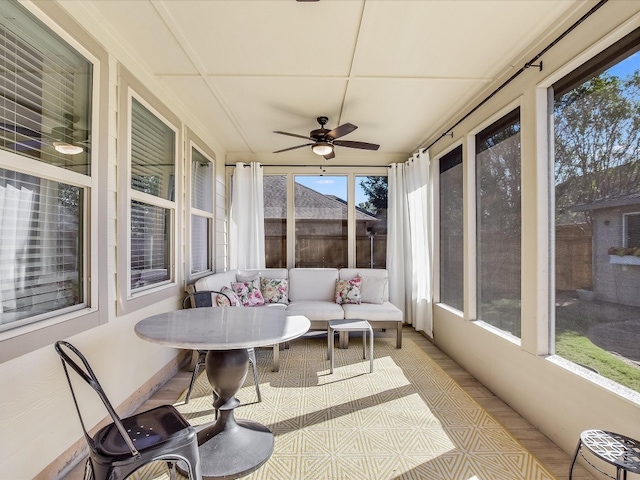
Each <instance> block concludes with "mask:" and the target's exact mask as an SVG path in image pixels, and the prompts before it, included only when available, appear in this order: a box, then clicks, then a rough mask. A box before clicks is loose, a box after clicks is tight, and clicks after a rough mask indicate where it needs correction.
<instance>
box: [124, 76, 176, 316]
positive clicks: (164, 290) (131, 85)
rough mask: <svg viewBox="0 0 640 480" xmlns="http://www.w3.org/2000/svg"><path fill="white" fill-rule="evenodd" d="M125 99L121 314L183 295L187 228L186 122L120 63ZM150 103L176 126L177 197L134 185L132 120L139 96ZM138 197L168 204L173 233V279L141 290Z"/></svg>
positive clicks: (146, 104)
mask: <svg viewBox="0 0 640 480" xmlns="http://www.w3.org/2000/svg"><path fill="white" fill-rule="evenodd" d="M118 80H119V82H118V83H119V102H118V112H119V115H118V118H119V120H120V121H119V123H118V138H119V139H120V141H119V154H120V155H119V158H120V162H119V168H118V170H119V175H118V191H119V192H120V195H119V199H118V218H119V219H120V220H121V221H120V225H122V226H123V228H120V229H118V247H119V248H118V251H119V253H118V261H117V278H118V282H117V289H118V302H117V309H116V310H117V312H116V314H117V315H118V316H121V315H126V314H128V313H131V312H133V311H136V310H139V309H142V308H145V307H148V306H150V305H153V304H156V303H158V302H161V301H163V300H166V299H167V298H168V297H172V296H176V297H179V296H180V295H181V294H182V293H184V289H183V277H184V274H183V268H181V267H182V266H183V262H182V256H181V255H182V251H183V250H184V249H181V248H179V247H180V240H181V238H182V237H181V236H180V235H179V233H180V232H181V231H182V225H183V221H182V214H181V213H182V210H181V207H182V202H183V201H184V200H183V198H184V197H183V190H184V189H183V178H184V177H183V165H184V161H183V158H184V155H183V149H184V144H183V135H182V130H183V128H182V122H181V121H180V119H179V118H178V116H177V115H175V114H174V113H173V112H172V111H171V110H170V109H169V108H168V107H167V106H165V105H164V104H163V103H162V102H161V101H160V100H159V99H158V98H157V97H156V96H155V95H153V94H152V93H151V91H150V90H149V89H147V88H146V87H145V86H144V85H143V84H142V82H141V81H140V80H138V79H137V78H136V77H134V75H133V74H132V73H131V72H129V71H128V70H127V69H126V68H125V67H123V66H122V65H119V71H118ZM134 98H135V100H136V101H137V102H139V103H140V104H141V105H142V106H144V107H145V108H146V109H148V110H149V111H150V112H151V113H152V114H153V115H154V116H156V117H157V118H158V119H159V120H160V121H162V122H163V123H164V124H165V125H166V126H168V127H169V128H170V129H171V130H173V132H174V134H175V141H174V146H173V148H174V161H175V171H174V175H175V184H174V188H175V195H174V200H173V201H170V200H166V199H163V198H157V199H155V198H149V197H152V196H151V195H148V194H145V193H142V192H136V193H133V189H132V188H131V146H132V145H131V125H132V114H131V112H132V106H133V99H134ZM132 200H136V201H142V202H145V203H150V204H151V205H153V206H157V207H161V208H166V209H169V210H170V211H171V226H170V236H169V243H170V244H169V249H170V253H169V259H170V260H169V264H170V268H171V273H170V276H169V279H168V280H166V281H164V282H161V283H159V284H158V285H150V286H147V287H143V288H141V289H139V290H137V291H132V290H131V202H132ZM150 200H151V202H150Z"/></svg>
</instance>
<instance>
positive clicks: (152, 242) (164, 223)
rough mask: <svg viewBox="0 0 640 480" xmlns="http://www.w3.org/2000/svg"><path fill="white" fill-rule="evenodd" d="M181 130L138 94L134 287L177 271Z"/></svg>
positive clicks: (133, 126) (135, 114)
mask: <svg viewBox="0 0 640 480" xmlns="http://www.w3.org/2000/svg"><path fill="white" fill-rule="evenodd" d="M174 202H175V133H174V131H173V130H172V129H171V127H170V126H168V125H166V124H165V123H164V122H163V121H162V120H161V119H160V118H158V117H157V116H156V115H155V114H154V113H152V112H151V111H150V110H149V109H147V108H146V107H145V106H143V105H142V104H141V103H140V102H139V101H137V100H136V99H135V98H134V99H132V105H131V244H130V246H131V263H130V266H131V291H132V292H133V291H135V290H139V289H142V288H146V287H149V286H152V285H155V284H158V283H162V282H165V281H168V280H170V279H171V277H172V274H173V272H172V270H171V269H172V263H173V262H172V258H173V255H172V253H173V248H174V247H173V245H172V244H171V238H172V235H173V212H174V210H175V204H174Z"/></svg>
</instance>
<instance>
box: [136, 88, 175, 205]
mask: <svg viewBox="0 0 640 480" xmlns="http://www.w3.org/2000/svg"><path fill="white" fill-rule="evenodd" d="M174 145H175V133H174V131H173V130H172V129H171V128H170V127H169V126H168V125H166V124H164V123H163V122H162V121H161V120H160V119H159V118H158V117H156V116H155V115H154V114H153V113H152V112H150V111H149V110H148V109H147V108H145V107H144V106H143V105H142V104H141V103H140V102H138V101H137V100H136V99H135V98H134V99H133V105H132V112H131V188H132V189H134V190H137V191H139V192H143V193H148V194H150V195H154V196H156V197H160V198H164V199H166V200H174V195H175V192H174V178H175V160H174Z"/></svg>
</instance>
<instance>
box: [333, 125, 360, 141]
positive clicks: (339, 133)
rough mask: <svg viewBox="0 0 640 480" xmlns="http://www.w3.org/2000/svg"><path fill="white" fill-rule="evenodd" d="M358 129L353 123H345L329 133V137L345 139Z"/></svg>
mask: <svg viewBox="0 0 640 480" xmlns="http://www.w3.org/2000/svg"><path fill="white" fill-rule="evenodd" d="M356 128H358V127H356V126H355V125H354V124H352V123H344V124H342V125H340V126H339V127H336V128H334V129H333V130H331V131H330V132H329V133H327V136H328V137H331V138H340V137H344V136H345V135H346V134H348V133H351V132H353V131H354V130H355V129H356Z"/></svg>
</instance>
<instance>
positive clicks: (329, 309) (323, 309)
mask: <svg viewBox="0 0 640 480" xmlns="http://www.w3.org/2000/svg"><path fill="white" fill-rule="evenodd" d="M378 306H379V305H378ZM291 315H303V316H305V317H307V318H308V319H309V320H312V321H313V320H333V319H334V318H344V310H343V309H342V306H341V305H338V304H336V303H334V302H332V301H322V300H306V301H299V302H292V303H290V304H289V305H288V306H287V316H291Z"/></svg>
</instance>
